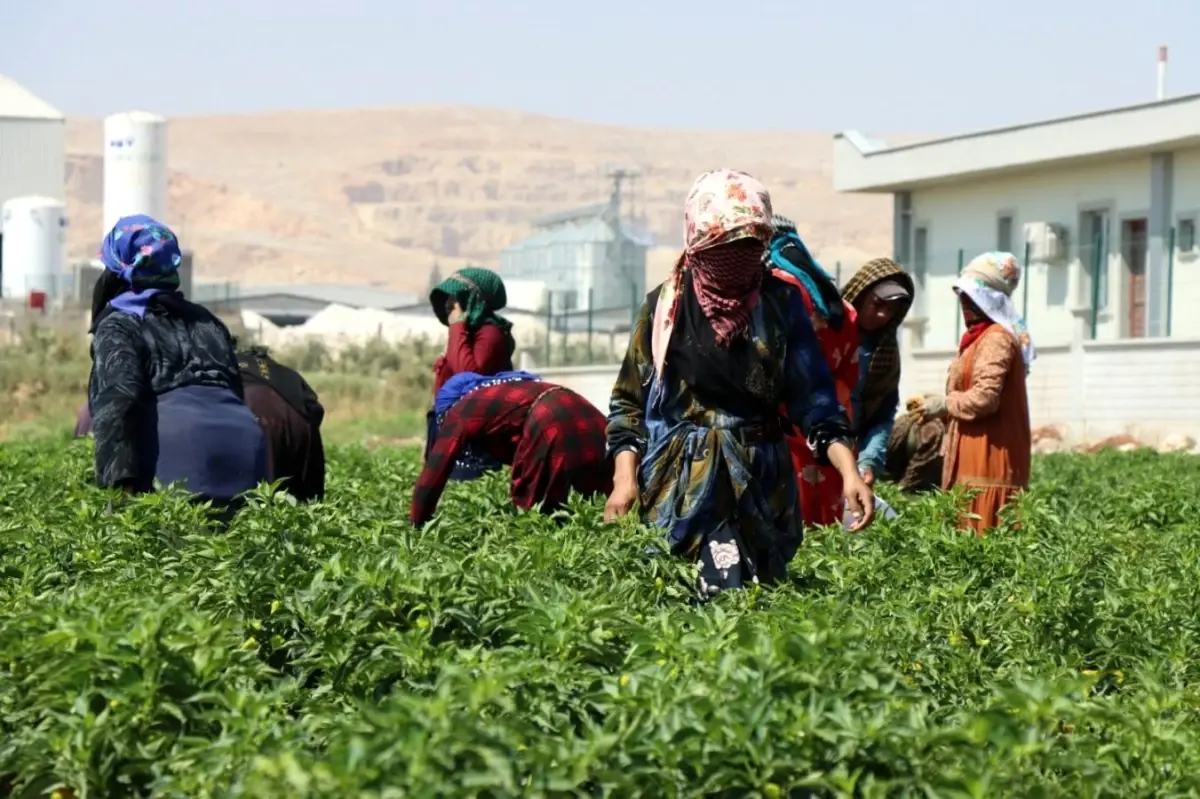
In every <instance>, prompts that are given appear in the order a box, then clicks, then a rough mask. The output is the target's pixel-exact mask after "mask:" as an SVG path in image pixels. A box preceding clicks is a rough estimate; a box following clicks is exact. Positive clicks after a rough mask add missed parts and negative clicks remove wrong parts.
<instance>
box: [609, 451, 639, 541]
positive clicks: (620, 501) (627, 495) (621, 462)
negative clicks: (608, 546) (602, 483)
mask: <svg viewBox="0 0 1200 799" xmlns="http://www.w3.org/2000/svg"><path fill="white" fill-rule="evenodd" d="M614 467H615V468H614V469H613V490H612V493H611V494H609V495H608V501H607V502H605V503H604V522H605V523H606V524H607V523H608V522H611V521H614V520H615V519H619V518H620V517H622V516H624V515H625V514H627V513H629V511H631V510H632V509H633V503H635V502H637V500H638V495H639V492H638V484H637V453H636V452H630V451H628V450H627V451H625V452H619V453H617V458H616V463H615V464H614Z"/></svg>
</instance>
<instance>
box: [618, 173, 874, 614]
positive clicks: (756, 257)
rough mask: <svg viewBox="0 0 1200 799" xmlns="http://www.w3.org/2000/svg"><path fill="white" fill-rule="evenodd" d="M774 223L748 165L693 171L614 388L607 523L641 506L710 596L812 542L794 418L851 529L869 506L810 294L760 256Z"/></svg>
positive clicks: (758, 578)
mask: <svg viewBox="0 0 1200 799" xmlns="http://www.w3.org/2000/svg"><path fill="white" fill-rule="evenodd" d="M771 217H772V212H771V199H770V196H769V195H768V194H767V190H766V189H765V188H764V187H763V185H762V184H761V183H759V182H758V181H757V180H755V179H754V178H752V177H750V176H749V175H747V174H745V173H743V172H735V171H731V170H719V171H716V172H709V173H706V174H704V175H701V176H700V177H699V178H698V179H697V180H696V183H695V185H694V186H693V187H692V190H691V192H690V193H689V194H688V197H687V202H686V205H685V210H684V218H685V225H684V241H685V242H686V248H685V250H684V252H683V254H682V255H681V256H680V258H679V260H678V261H677V262H676V264H675V269H674V272H673V274H672V275H671V277H670V278H668V279H667V281H666V282H665V283H663V284H662V285H661V286H659V287H658V288H657V289H655V290H654V291H652V292H651V293H650V294H649V296H647V298H646V301H645V302H644V303H643V304H642V309H641V313H640V315H639V317H638V321H637V324H636V327H635V329H634V331H633V336H632V338H631V339H630V342H629V350H628V351H627V352H626V354H625V361H624V363H623V364H622V366H621V371H620V374H619V376H618V377H617V382H616V385H615V386H614V387H613V394H612V402H611V411H610V413H609V417H608V448H609V452H610V453H611V455H612V457H613V458H614V459H615V468H616V473H615V475H614V478H613V483H614V487H613V492H612V495H611V496H610V497H609V499H608V503H607V505H606V507H605V517H606V518H608V519H612V518H614V517H616V516H620V515H623V514H625V513H627V512H629V510H630V509H631V508H632V506H633V504H634V502H635V501H639V500H640V503H641V513H642V518H643V520H644V521H645V522H646V523H647V524H650V525H654V526H657V527H659V528H661V529H662V530H663V532H664V533H665V534H666V536H667V539H668V541H669V544H670V547H671V551H672V552H674V553H676V554H680V555H686V556H687V557H689V558H692V559H693V560H698V561H699V564H700V588H701V591H702V592H703V593H704V594H715V593H717V592H719V591H721V590H722V589H725V588H734V587H738V586H742V585H747V584H750V583H758V582H764V583H765V582H769V581H773V580H779V579H782V578H784V577H785V576H786V574H787V568H786V567H787V564H788V562H789V561H790V560H791V559H792V557H793V556H794V555H795V553H796V549H797V547H799V545H800V543H801V540H802V538H803V532H802V524H801V518H800V511H799V502H798V496H797V487H796V478H795V472H794V470H793V468H792V461H791V457H790V455H789V453H788V447H787V443H786V441H785V434H786V432H787V431H788V430H789V429H790V428H791V426H792V425H793V424H796V425H798V426H799V428H800V431H801V432H802V433H803V434H804V437H805V439H806V440H807V441H808V444H809V446H810V447H811V448H812V450H813V453H814V454H815V456H816V460H817V462H818V463H832V464H833V466H834V467H836V468H837V470H838V472H839V473H840V475H841V477H842V481H843V494H844V496H845V499H846V501H847V502H848V503H849V507H850V509H851V510H852V512H853V513H854V514H855V516H856V518H858V519H859V522H858V525H857V527H856V529H861V527H863V526H865V525H866V524H867V523H868V522H869V521H870V519H871V515H872V513H873V509H874V505H873V501H872V495H871V490H870V488H868V487H867V485H866V484H865V483H864V482H863V480H862V478H861V477H860V476H859V474H858V469H857V467H856V465H855V460H854V452H853V450H852V449H851V446H850V441H851V439H852V432H851V430H850V425H849V421H848V420H847V418H846V413H845V410H844V409H843V408H842V406H841V405H839V404H838V400H837V395H836V393H835V389H834V383H833V379H832V377H831V376H830V373H829V367H828V366H827V365H826V363H825V359H824V357H823V356H822V353H821V349H820V347H819V346H818V344H817V340H816V337H815V336H814V334H813V329H812V325H811V324H810V323H809V321H808V314H807V313H806V310H805V307H804V302H803V300H802V299H801V296H800V294H799V293H798V292H797V291H796V289H795V288H794V287H792V286H790V285H788V284H787V283H785V282H784V281H782V280H780V279H779V278H777V277H775V276H773V275H771V274H769V272H768V271H767V268H766V266H765V264H764V254H765V244H766V243H767V242H768V241H769V240H770V237H771V235H772V227H771ZM781 407H782V408H786V418H785V417H784V415H783V414H781V413H780V408H781Z"/></svg>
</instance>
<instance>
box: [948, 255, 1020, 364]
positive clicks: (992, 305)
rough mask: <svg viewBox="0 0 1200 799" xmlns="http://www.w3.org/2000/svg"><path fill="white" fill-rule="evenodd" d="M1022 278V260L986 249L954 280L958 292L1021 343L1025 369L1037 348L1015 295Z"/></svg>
mask: <svg viewBox="0 0 1200 799" xmlns="http://www.w3.org/2000/svg"><path fill="white" fill-rule="evenodd" d="M1020 282H1021V264H1020V262H1019V261H1017V257H1016V256H1015V255H1013V254H1012V253H1011V252H985V253H983V254H982V255H978V256H976V257H975V258H974V259H972V260H971V262H970V263H969V264H967V265H966V266H965V267H963V270H962V274H961V275H959V277H958V280H957V281H955V283H954V290H955V292H962V293H963V294H966V295H967V296H968V297H970V298H971V301H972V302H974V303H975V304H976V305H977V306H979V310H981V311H983V312H984V313H985V314H987V317H988V318H989V319H991V320H992V321H993V322H995V323H996V324H998V325H1000V326H1001V327H1003V328H1004V329H1005V330H1007V331H1008V332H1009V333H1012V335H1013V338H1015V339H1016V340H1017V344H1018V345H1020V347H1021V357H1022V358H1024V359H1025V371H1027V372H1028V371H1029V367H1030V365H1031V364H1032V363H1033V359H1034V358H1036V357H1037V350H1036V349H1035V348H1034V346H1033V339H1032V338H1030V336H1029V328H1028V327H1027V326H1026V325H1025V320H1024V319H1023V318H1021V314H1019V313H1017V306H1016V305H1014V304H1013V301H1012V295H1013V292H1014V291H1016V290H1017V286H1018V285H1019V284H1020Z"/></svg>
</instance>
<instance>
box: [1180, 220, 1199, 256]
mask: <svg viewBox="0 0 1200 799" xmlns="http://www.w3.org/2000/svg"><path fill="white" fill-rule="evenodd" d="M1175 233H1176V235H1175V246H1176V247H1178V248H1179V249H1180V250H1182V251H1183V252H1192V251H1193V250H1195V249H1196V220H1195V219H1180V220H1179V227H1178V228H1177V229H1176V231H1175Z"/></svg>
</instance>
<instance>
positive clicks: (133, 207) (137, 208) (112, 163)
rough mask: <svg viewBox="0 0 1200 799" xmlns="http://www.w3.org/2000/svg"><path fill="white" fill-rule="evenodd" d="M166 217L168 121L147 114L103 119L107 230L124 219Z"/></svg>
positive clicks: (106, 232)
mask: <svg viewBox="0 0 1200 799" xmlns="http://www.w3.org/2000/svg"><path fill="white" fill-rule="evenodd" d="M132 214H147V215H148V216H152V217H154V218H155V219H157V220H159V221H160V222H162V223H163V224H169V222H168V220H167V219H166V216H167V120H166V119H164V118H163V117H160V116H158V115H157V114H150V113H147V112H145V111H128V112H125V113H121V114H113V115H112V116H110V117H108V118H106V119H105V120H104V230H103V231H101V235H107V234H108V232H109V231H110V230H112V227H113V225H115V224H116V222H117V220H118V219H120V218H121V217H123V216H130V215H132Z"/></svg>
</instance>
